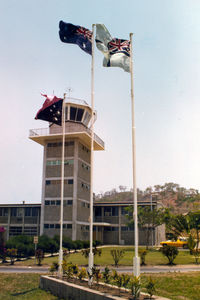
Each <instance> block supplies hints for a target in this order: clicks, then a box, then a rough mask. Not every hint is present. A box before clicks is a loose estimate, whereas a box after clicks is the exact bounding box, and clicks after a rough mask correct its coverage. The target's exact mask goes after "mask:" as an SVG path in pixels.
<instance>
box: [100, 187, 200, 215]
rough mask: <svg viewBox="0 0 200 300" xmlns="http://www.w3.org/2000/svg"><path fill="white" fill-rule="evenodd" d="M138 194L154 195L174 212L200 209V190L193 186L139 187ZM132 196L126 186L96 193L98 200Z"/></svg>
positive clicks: (144, 195)
mask: <svg viewBox="0 0 200 300" xmlns="http://www.w3.org/2000/svg"><path fill="white" fill-rule="evenodd" d="M137 194H138V199H142V198H143V197H147V196H149V197H150V196H151V195H152V198H153V199H155V200H158V201H160V202H161V203H162V204H163V205H164V207H168V208H170V209H171V210H172V212H173V213H186V212H188V211H191V210H196V209H200V194H199V191H198V190H196V189H193V188H190V189H186V188H184V187H180V186H179V185H178V184H176V183H172V182H169V183H165V184H164V185H155V186H154V187H148V188H146V190H144V191H142V190H140V189H138V193H137ZM132 197H133V193H132V191H127V190H126V187H124V186H120V187H119V191H117V190H116V189H112V190H111V191H107V192H105V193H102V194H99V195H95V199H96V200H97V201H101V200H102V201H109V202H115V201H116V202H118V201H122V202H124V201H126V200H127V199H131V198H132Z"/></svg>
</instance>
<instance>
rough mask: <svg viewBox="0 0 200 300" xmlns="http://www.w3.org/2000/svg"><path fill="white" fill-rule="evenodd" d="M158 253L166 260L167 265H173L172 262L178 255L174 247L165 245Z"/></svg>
mask: <svg viewBox="0 0 200 300" xmlns="http://www.w3.org/2000/svg"><path fill="white" fill-rule="evenodd" d="M160 251H161V252H162V254H163V255H164V256H166V257H167V258H168V261H169V265H174V260H175V258H176V256H177V255H178V249H177V248H176V247H173V246H168V245H167V246H163V247H162V248H160Z"/></svg>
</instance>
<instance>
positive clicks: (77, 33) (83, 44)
mask: <svg viewBox="0 0 200 300" xmlns="http://www.w3.org/2000/svg"><path fill="white" fill-rule="evenodd" d="M59 28H60V31H59V36H60V39H61V41H62V42H64V43H69V44H77V45H78V46H79V47H80V48H81V49H82V50H83V51H85V52H86V53H88V54H90V55H92V31H90V30H89V29H87V28H84V27H81V26H77V25H73V24H71V23H65V22H63V21H60V23H59Z"/></svg>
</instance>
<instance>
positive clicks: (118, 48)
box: [96, 24, 130, 72]
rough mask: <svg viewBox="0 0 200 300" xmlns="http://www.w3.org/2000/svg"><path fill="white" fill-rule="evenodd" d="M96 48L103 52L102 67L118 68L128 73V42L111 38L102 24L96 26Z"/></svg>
mask: <svg viewBox="0 0 200 300" xmlns="http://www.w3.org/2000/svg"><path fill="white" fill-rule="evenodd" d="M96 46H97V48H98V49H99V50H100V51H101V52H103V54H104V60H103V66H104V67H120V68H122V69H124V71H126V72H130V41H129V40H122V39H118V38H112V36H111V35H110V33H109V31H108V30H107V28H106V27H105V25H103V24H96Z"/></svg>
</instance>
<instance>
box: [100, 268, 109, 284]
mask: <svg viewBox="0 0 200 300" xmlns="http://www.w3.org/2000/svg"><path fill="white" fill-rule="evenodd" d="M102 276H103V281H104V282H105V283H110V269H109V268H108V267H105V270H104V272H102Z"/></svg>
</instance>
